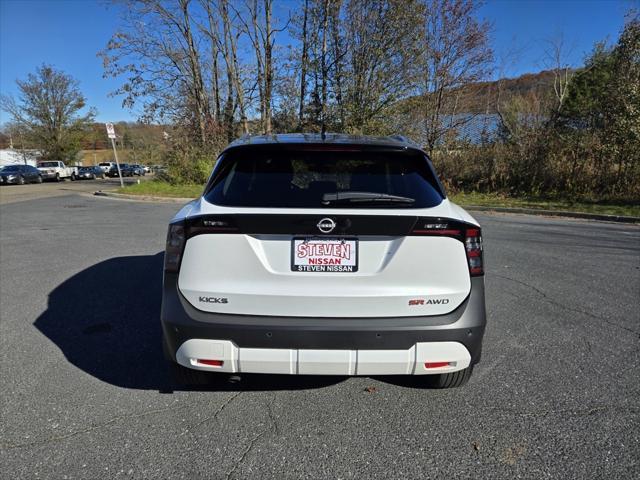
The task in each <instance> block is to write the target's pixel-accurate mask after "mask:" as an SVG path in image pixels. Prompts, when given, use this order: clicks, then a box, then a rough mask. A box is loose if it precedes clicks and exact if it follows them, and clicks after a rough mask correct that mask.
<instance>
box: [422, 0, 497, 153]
mask: <svg viewBox="0 0 640 480" xmlns="http://www.w3.org/2000/svg"><path fill="white" fill-rule="evenodd" d="M478 5H479V3H478V2H477V1H476V0H425V7H426V8H425V10H424V15H425V16H424V34H423V35H424V36H423V39H424V47H425V48H424V54H423V55H422V58H421V64H422V75H421V81H420V82H419V84H418V87H419V88H420V90H421V92H422V95H421V103H422V108H423V110H424V134H425V143H426V147H427V149H428V151H429V152H431V151H433V149H434V148H435V147H436V145H437V144H438V142H440V141H441V139H442V138H443V137H445V136H446V135H447V134H448V133H449V132H451V131H452V130H456V129H458V128H460V127H462V126H463V125H465V124H466V123H468V122H470V121H471V120H472V119H473V115H471V114H468V113H467V112H460V110H459V108H458V105H459V103H460V102H461V100H462V96H463V95H466V94H473V90H472V89H468V88H464V87H467V86H469V85H472V84H473V83H476V82H479V81H481V80H484V79H485V78H486V77H487V76H488V75H489V74H490V73H491V64H492V61H493V52H492V50H491V47H490V46H489V29H490V25H489V24H488V23H487V22H480V21H478V20H476V18H475V13H476V11H477V9H478Z"/></svg>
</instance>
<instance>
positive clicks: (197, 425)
mask: <svg viewBox="0 0 640 480" xmlns="http://www.w3.org/2000/svg"><path fill="white" fill-rule="evenodd" d="M241 393H242V392H241V391H239V392H236V393H234V394H233V395H231V396H230V397H229V398H227V399H226V400H225V401H224V402H222V405H220V406H219V407H218V409H217V410H216V411H215V412H213V415H210V416H209V417H207V418H205V419H204V420H202V421H200V422H198V423H197V424H196V425H195V426H194V427H193V428H192V430H196V429H197V428H199V427H201V426H202V425H204V424H205V423H207V422H210V421H212V420H215V419H216V418H218V415H219V414H220V413H221V412H222V411H223V410H224V409H225V408H226V407H227V406H228V405H229V404H230V403H231V402H232V401H233V400H235V399H236V398H238V397H239V396H240V394H241Z"/></svg>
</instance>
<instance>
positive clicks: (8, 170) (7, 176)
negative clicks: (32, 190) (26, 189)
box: [0, 165, 42, 185]
mask: <svg viewBox="0 0 640 480" xmlns="http://www.w3.org/2000/svg"><path fill="white" fill-rule="evenodd" d="M10 183H15V184H17V185H24V184H25V183H42V174H41V173H40V171H39V170H38V169H37V168H36V167H33V166H31V165H7V166H5V167H2V169H0V184H2V185H8V184H10Z"/></svg>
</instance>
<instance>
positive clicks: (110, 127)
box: [105, 123, 124, 188]
mask: <svg viewBox="0 0 640 480" xmlns="http://www.w3.org/2000/svg"><path fill="white" fill-rule="evenodd" d="M105 125H106V126H107V136H108V137H109V138H110V139H111V146H112V147H113V156H114V157H115V159H116V167H117V168H118V177H120V186H121V187H122V188H124V182H123V181H122V172H121V171H120V162H118V152H117V150H116V130H115V129H114V128H113V123H106V124H105Z"/></svg>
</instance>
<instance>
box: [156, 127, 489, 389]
mask: <svg viewBox="0 0 640 480" xmlns="http://www.w3.org/2000/svg"><path fill="white" fill-rule="evenodd" d="M483 275H484V270H483V260H482V235H481V230H480V226H479V224H478V223H477V222H476V221H475V220H474V219H473V217H471V215H469V214H468V213H467V212H466V211H465V210H463V209H462V208H460V207H459V206H457V205H455V204H454V203H452V202H451V201H449V200H448V199H447V197H446V194H445V191H444V189H443V187H442V184H441V183H440V181H439V180H438V177H437V176H436V173H435V172H434V169H433V165H432V164H431V161H430V160H429V158H428V156H427V155H426V154H425V153H424V152H423V151H422V150H421V149H420V148H419V147H417V146H415V145H414V144H412V143H410V142H408V141H407V140H405V139H404V138H402V137H384V138H379V137H375V138H374V137H354V136H346V135H315V134H300V135H275V136H253V137H251V136H248V137H244V138H242V139H240V140H238V141H236V142H234V143H232V144H231V145H229V146H228V147H227V148H226V149H225V150H224V151H223V152H222V154H221V155H220V157H219V158H218V161H217V163H216V166H215V168H214V170H213V173H212V174H211V177H210V179H209V181H208V183H207V185H206V187H205V190H204V192H203V194H202V196H201V197H200V198H198V199H197V200H195V201H193V202H191V203H189V204H187V205H186V206H185V207H184V208H182V209H181V210H180V211H179V212H178V214H177V215H176V216H175V217H174V218H173V220H172V221H171V223H170V225H169V232H168V235H167V244H166V252H165V257H164V285H163V298H162V314H161V317H162V318H161V321H162V330H163V343H164V351H165V355H166V356H167V358H168V359H169V360H170V365H171V368H172V370H173V372H174V375H175V376H177V379H178V380H179V381H181V382H183V383H187V384H189V383H196V384H199V383H202V382H206V381H207V377H208V375H210V373H211V372H225V373H240V374H241V373H245V372H247V373H269V374H294V375H295V374H297V375H367V376H369V375H425V377H423V378H424V379H425V380H427V381H428V383H429V384H430V385H432V386H436V387H441V388H446V387H456V386H460V385H463V384H464V383H466V381H467V380H468V379H469V377H470V376H471V372H472V369H473V366H474V365H475V364H476V363H478V361H479V360H480V354H481V348H482V337H483V334H484V330H485V323H486V320H485V303H484V277H483Z"/></svg>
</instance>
